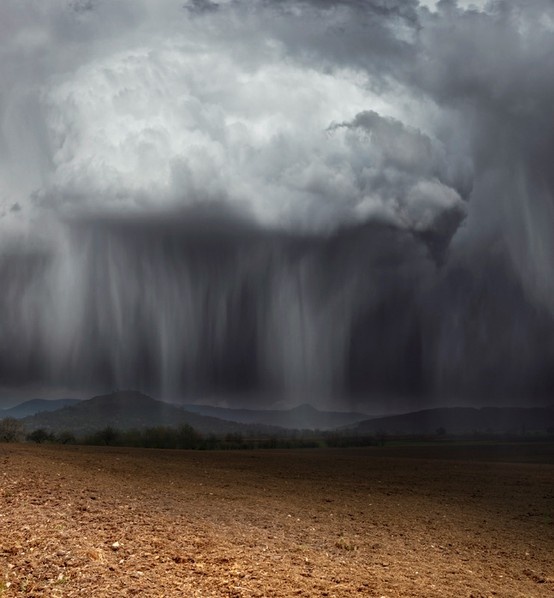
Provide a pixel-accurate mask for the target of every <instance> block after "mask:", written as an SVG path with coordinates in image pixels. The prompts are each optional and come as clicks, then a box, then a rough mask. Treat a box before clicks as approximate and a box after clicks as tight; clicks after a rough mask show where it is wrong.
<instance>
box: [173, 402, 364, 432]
mask: <svg viewBox="0 0 554 598" xmlns="http://www.w3.org/2000/svg"><path fill="white" fill-rule="evenodd" d="M183 409H186V410H187V411H191V412H193V413H199V414H201V415H209V416H211V417H218V418H220V419H225V420H228V421H234V422H240V423H243V424H266V425H273V426H280V427H282V428H286V429H289V430H332V429H334V428H337V427H340V426H348V425H352V424H355V423H357V422H360V421H363V420H366V419H367V418H368V416H367V414H365V413H356V412H350V411H348V412H347V411H321V410H319V409H316V408H315V407H313V406H312V405H309V404H308V403H304V404H302V405H299V406H298V407H293V408H292V409H263V410H262V409H232V408H226V407H213V406H211V405H196V404H190V403H189V404H186V405H183Z"/></svg>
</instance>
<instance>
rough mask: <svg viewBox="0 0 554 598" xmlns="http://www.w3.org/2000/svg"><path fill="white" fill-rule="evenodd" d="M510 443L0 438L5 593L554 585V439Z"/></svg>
mask: <svg viewBox="0 0 554 598" xmlns="http://www.w3.org/2000/svg"><path fill="white" fill-rule="evenodd" d="M546 449H547V450H551V448H550V449H548V447H546ZM512 452H513V454H510V452H509V451H507V452H504V453H502V454H500V456H499V454H497V452H495V453H494V454H493V453H491V452H490V450H489V451H488V452H487V451H485V450H483V451H481V450H480V449H473V452H472V453H471V454H470V455H469V456H470V457H471V460H467V459H466V458H467V457H468V455H467V454H461V453H459V452H456V451H453V450H450V452H449V451H448V450H446V449H445V450H443V451H441V449H440V448H428V449H427V448H425V447H420V450H418V449H417V448H411V449H410V448H405V449H394V448H390V449H387V447H385V448H377V447H375V448H370V449H364V450H349V449H343V450H323V449H321V450H313V451H312V450H304V451H267V452H264V451H258V452H246V451H245V452H225V453H223V452H193V451H191V452H187V451H156V450H136V449H116V448H104V449H101V448H92V447H54V446H30V445H0V465H1V470H0V596H2V598H8V597H12V596H48V597H57V596H67V597H71V596H86V597H110V598H113V597H116V596H141V597H142V596H145V597H150V596H152V597H157V596H160V597H161V596H169V597H171V596H176V597H181V596H185V597H193V596H201V597H209V596H218V597H219V596H222V597H223V596H228V597H237V598H238V597H250V596H268V597H273V596H275V597H277V596H337V597H338V596H341V597H342V596H344V597H346V596H348V597H350V596H356V595H357V596H375V597H377V598H380V597H381V596H387V597H393V596H402V597H404V596H421V597H426V598H432V597H435V596H437V597H438V596H440V597H464V596H465V597H470V596H473V597H484V596H499V597H502V598H504V597H516V596H519V597H525V598H529V597H535V596H536V597H539V596H540V597H541V598H542V597H547V596H554V524H553V523H554V465H552V461H551V460H550V459H551V456H552V455H551V454H550V455H549V454H548V452H545V453H544V454H543V458H542V459H541V458H540V451H537V450H535V451H534V453H533V455H535V453H536V455H535V456H534V457H533V455H531V456H530V457H529V455H526V454H523V453H521V454H520V452H519V450H518V449H517V448H516V449H515V450H513V451H512ZM518 455H519V457H521V456H522V455H523V457H522V458H519V457H518ZM537 455H538V457H539V458H537ZM491 459H496V461H492V460H491ZM502 459H504V460H506V459H507V460H509V461H512V462H501V460H502ZM518 459H519V460H520V461H527V462H519V463H517V462H514V461H517V460H518ZM533 460H534V461H541V460H543V461H545V462H544V463H539V462H534V463H531V462H529V461H533ZM548 461H550V464H549V463H548Z"/></svg>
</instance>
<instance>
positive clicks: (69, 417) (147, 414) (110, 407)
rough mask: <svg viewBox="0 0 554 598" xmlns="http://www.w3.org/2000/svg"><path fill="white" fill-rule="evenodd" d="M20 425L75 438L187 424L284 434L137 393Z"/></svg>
mask: <svg viewBox="0 0 554 598" xmlns="http://www.w3.org/2000/svg"><path fill="white" fill-rule="evenodd" d="M21 422H22V423H23V425H24V427H25V428H26V429H27V430H29V431H31V430H35V429H38V428H43V429H45V430H46V431H48V432H61V431H65V430H67V431H71V432H73V433H75V434H87V433H91V432H95V431H97V430H101V429H103V428H105V427H107V426H112V427H113V428H117V429H120V430H130V429H144V428H150V427H156V426H179V425H181V424H188V425H190V426H192V427H193V428H194V429H195V430H196V431H198V432H200V433H204V434H219V435H220V434H229V433H240V434H249V433H268V434H279V433H283V430H282V429H281V428H278V427H276V426H267V425H248V424H242V423H237V422H229V421H224V420H222V419H218V418H215V417H209V416H204V415H200V414H197V413H191V412H188V411H186V410H184V409H182V408H180V407H176V406H175V405H171V404H169V403H164V402H162V401H157V400H155V399H153V398H152V397H149V396H147V395H144V394H142V393H140V392H138V391H117V392H113V393H110V394H107V395H99V396H96V397H93V398H92V399H88V400H86V401H79V402H78V403H77V404H75V405H70V406H66V407H63V408H61V409H58V410H57V411H49V412H42V413H36V414H35V415H31V416H28V417H25V418H22V419H21Z"/></svg>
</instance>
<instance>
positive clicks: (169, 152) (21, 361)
mask: <svg viewBox="0 0 554 598" xmlns="http://www.w3.org/2000/svg"><path fill="white" fill-rule="evenodd" d="M553 32H554V8H553V6H552V3H551V2H547V1H546V0H545V1H541V0H534V1H532V2H531V1H529V2H510V1H498V2H492V1H491V2H486V3H485V2H479V3H475V4H470V3H469V2H463V3H462V2H458V3H457V2H456V1H454V0H440V1H438V2H434V1H428V2H425V3H423V2H421V3H419V2H417V1H416V0H413V1H409V2H406V1H404V2H395V1H387V2H383V1H380V0H368V1H366V2H357V1H353V0H352V1H342V2H339V1H331V0H328V1H327V0H317V1H316V0H312V1H305V2H298V1H292V0H291V1H288V0H284V1H281V2H264V1H261V0H260V1H254V2H242V1H233V0H230V1H226V2H224V1H220V2H215V1H194V2H186V3H183V1H182V0H181V1H179V2H176V1H174V0H162V1H160V2H156V3H153V2H149V1H146V0H142V1H133V2H131V1H130V0H121V1H119V2H107V1H103V0H87V1H74V2H65V1H63V2H62V1H61V0H60V1H57V0H50V1H48V2H42V3H35V2H23V3H22V2H16V1H15V0H6V1H5V2H3V3H2V7H1V8H0V35H1V39H2V42H1V43H0V77H1V78H2V90H1V91H0V124H1V126H0V235H1V247H0V251H1V255H0V285H1V288H2V293H1V297H0V378H1V380H0V384H1V385H2V386H3V387H4V391H3V394H4V395H5V396H9V394H10V392H12V391H15V390H16V389H18V388H19V389H21V388H22V387H27V386H28V387H32V388H33V389H34V390H36V389H39V390H41V389H42V390H44V392H46V391H47V390H48V389H75V390H76V389H79V390H80V391H82V392H85V393H86V392H88V391H89V390H91V391H92V390H94V391H96V390H100V389H110V388H114V387H120V388H122V387H137V388H141V389H143V390H147V391H149V392H151V393H153V394H156V395H159V396H163V397H166V398H174V399H177V398H182V397H185V396H188V397H190V396H193V395H194V396H197V397H203V396H209V395H213V394H217V395H218V396H221V397H224V398H225V400H229V401H230V400H233V399H232V397H233V396H236V397H238V398H236V399H234V400H236V401H239V402H240V401H242V402H246V401H250V402H252V401H260V402H266V403H267V402H270V401H275V400H283V398H284V399H285V400H296V399H299V398H302V400H306V399H308V400H312V401H314V402H316V401H321V402H328V403H330V402H336V403H337V402H338V403H340V402H344V401H351V402H355V403H357V404H358V405H362V406H367V408H368V409H371V408H375V409H376V410H379V409H383V410H386V409H388V408H389V407H390V408H392V406H398V407H405V406H408V405H409V406H413V405H428V404H449V403H453V402H458V403H460V402H462V403H467V404H473V403H475V404H482V403H489V404H490V403H495V404H502V403H511V402H514V401H529V402H541V401H543V400H547V398H548V397H549V396H550V393H551V392H552V388H553V385H554V377H553V376H552V375H551V373H550V371H551V369H552V362H553V359H554V337H553V333H554V326H553V318H554V288H553V285H554V283H553V282H552V276H551V272H552V266H553V264H554V234H553V233H552V230H553V225H554V205H553V192H554V175H553V174H552V168H551V161H552V156H553V155H554V121H553V120H552V118H551V105H552V100H553V99H554V65H553V64H552V60H551V59H550V57H551V56H552V55H553V51H554V47H553V46H554V36H553V35H552V34H553Z"/></svg>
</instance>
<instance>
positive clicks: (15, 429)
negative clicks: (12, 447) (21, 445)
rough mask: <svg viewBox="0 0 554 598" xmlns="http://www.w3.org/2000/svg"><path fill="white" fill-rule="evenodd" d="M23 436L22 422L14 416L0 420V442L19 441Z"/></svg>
mask: <svg viewBox="0 0 554 598" xmlns="http://www.w3.org/2000/svg"><path fill="white" fill-rule="evenodd" d="M22 438H23V424H22V423H21V422H20V421H19V420H17V419H15V418H14V417H5V418H4V419H2V420H0V442H19V441H20V440H21V439H22Z"/></svg>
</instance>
